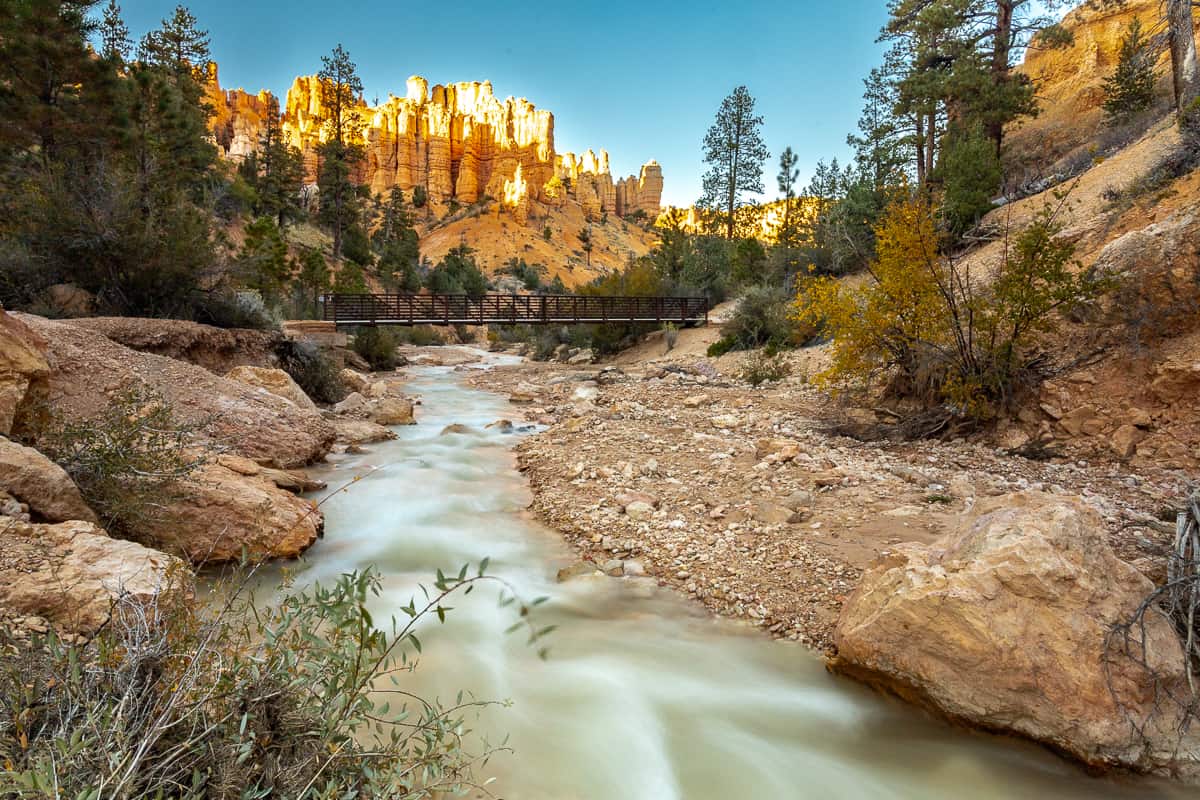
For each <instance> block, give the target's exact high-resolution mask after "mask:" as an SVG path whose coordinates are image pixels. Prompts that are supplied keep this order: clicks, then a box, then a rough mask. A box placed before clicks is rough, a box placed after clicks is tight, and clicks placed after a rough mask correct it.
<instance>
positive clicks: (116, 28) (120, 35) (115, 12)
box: [100, 0, 133, 61]
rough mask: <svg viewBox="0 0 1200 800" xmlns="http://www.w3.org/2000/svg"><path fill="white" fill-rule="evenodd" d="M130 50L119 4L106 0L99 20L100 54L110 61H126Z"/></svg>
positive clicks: (130, 45) (129, 41)
mask: <svg viewBox="0 0 1200 800" xmlns="http://www.w3.org/2000/svg"><path fill="white" fill-rule="evenodd" d="M132 50H133V43H132V41H131V40H130V38H129V28H128V27H127V26H126V25H125V20H123V19H122V18H121V6H120V4H119V3H117V0H108V5H106V6H105V7H104V16H103V17H102V18H101V20H100V55H102V56H104V57H105V58H107V59H109V60H110V61H126V60H128V58H129V54H130V52H131V51H132Z"/></svg>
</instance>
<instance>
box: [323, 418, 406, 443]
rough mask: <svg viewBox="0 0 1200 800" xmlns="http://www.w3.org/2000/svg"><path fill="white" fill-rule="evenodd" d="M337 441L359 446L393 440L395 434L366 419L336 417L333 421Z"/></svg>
mask: <svg viewBox="0 0 1200 800" xmlns="http://www.w3.org/2000/svg"><path fill="white" fill-rule="evenodd" d="M333 428H334V430H335V431H337V440H338V441H339V442H341V443H342V444H349V445H360V444H371V443H372V442H385V441H387V440H388V439H395V438H396V432H395V431H393V430H391V429H390V428H385V427H383V426H382V425H377V424H376V423H374V422H371V421H370V420H366V419H353V418H351V417H337V418H335V419H334V420H333Z"/></svg>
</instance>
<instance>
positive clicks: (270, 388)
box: [225, 367, 317, 410]
mask: <svg viewBox="0 0 1200 800" xmlns="http://www.w3.org/2000/svg"><path fill="white" fill-rule="evenodd" d="M225 377H226V378H229V379H230V380H234V381H241V382H242V383H244V384H246V385H247V386H254V387H256V388H258V389H262V390H263V391H265V392H270V393H271V394H273V395H275V396H276V397H282V398H283V399H284V400H287V401H288V402H290V403H291V404H292V405H294V406H296V407H297V408H310V409H313V410H315V409H316V407H317V404H316V403H314V402H313V401H312V399H311V398H309V396H308V395H306V394H305V393H304V390H303V389H301V388H300V385H299V384H298V383H296V382H295V381H294V380H292V376H291V375H288V374H287V373H286V372H284V371H283V370H281V369H272V368H270V367H234V368H233V369H231V370H230V371H229V372H228V374H226V375H225Z"/></svg>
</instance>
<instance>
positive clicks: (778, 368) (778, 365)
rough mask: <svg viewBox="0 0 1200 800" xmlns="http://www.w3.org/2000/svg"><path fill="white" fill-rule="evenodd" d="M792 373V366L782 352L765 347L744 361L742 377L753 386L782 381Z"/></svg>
mask: <svg viewBox="0 0 1200 800" xmlns="http://www.w3.org/2000/svg"><path fill="white" fill-rule="evenodd" d="M791 374H792V368H791V366H790V365H789V364H788V363H787V361H786V360H785V359H784V357H783V356H782V355H781V354H780V353H775V352H772V351H771V349H770V348H765V349H763V350H759V351H757V352H754V353H751V354H750V355H749V356H747V357H746V360H745V361H743V362H742V369H741V373H740V377H741V379H742V380H744V381H745V382H746V383H748V384H750V385H751V386H760V385H762V384H764V383H774V382H775V381H781V380H783V379H784V378H786V377H787V376H788V375H791Z"/></svg>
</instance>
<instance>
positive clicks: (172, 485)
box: [37, 388, 205, 540]
mask: <svg viewBox="0 0 1200 800" xmlns="http://www.w3.org/2000/svg"><path fill="white" fill-rule="evenodd" d="M50 414H51V418H50V420H49V421H48V423H47V424H46V426H45V430H44V432H43V433H42V434H41V435H40V436H38V438H37V446H38V448H39V449H40V450H41V451H42V452H43V453H45V454H46V455H47V456H49V457H50V458H51V459H52V460H53V461H55V462H57V463H58V464H59V466H61V467H62V468H63V469H64V470H66V472H67V474H68V475H70V476H71V480H73V481H74V482H75V484H76V485H77V486H78V487H79V491H80V492H81V493H82V494H83V499H84V500H85V501H86V502H87V504H88V506H90V507H91V508H92V510H93V511H95V512H96V514H97V516H99V517H100V522H101V523H102V524H103V526H104V528H105V530H107V531H108V532H109V533H110V534H112V535H114V536H119V537H122V538H126V539H134V540H136V539H138V538H139V537H140V535H141V533H142V531H143V530H144V528H145V525H146V524H147V523H148V522H151V521H154V520H158V519H160V518H161V515H162V514H163V513H164V509H166V508H168V507H169V506H170V505H171V503H172V499H173V498H174V497H175V496H176V492H177V489H178V486H179V483H180V481H182V480H184V479H185V478H187V477H188V476H190V475H191V474H192V473H193V472H195V471H196V470H197V469H198V468H199V467H200V466H201V465H202V464H203V463H204V461H205V456H204V455H202V454H201V455H197V453H196V450H195V449H194V448H193V447H192V438H193V435H194V434H195V433H196V432H197V431H198V430H199V429H201V428H202V427H203V425H181V424H179V423H178V422H176V420H175V418H174V414H173V412H172V410H171V407H170V406H169V405H168V404H167V403H166V401H165V400H163V398H162V397H160V396H159V395H157V394H155V393H154V392H151V391H150V390H147V389H142V388H129V389H125V390H124V391H122V392H120V393H118V394H117V395H116V396H115V397H114V398H113V400H112V402H111V403H110V404H109V405H108V406H107V407H106V408H105V409H104V410H103V411H102V412H100V413H99V414H97V415H96V416H94V417H91V418H89V419H85V420H82V421H79V422H63V421H61V420H58V419H54V418H53V411H51V412H50Z"/></svg>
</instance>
